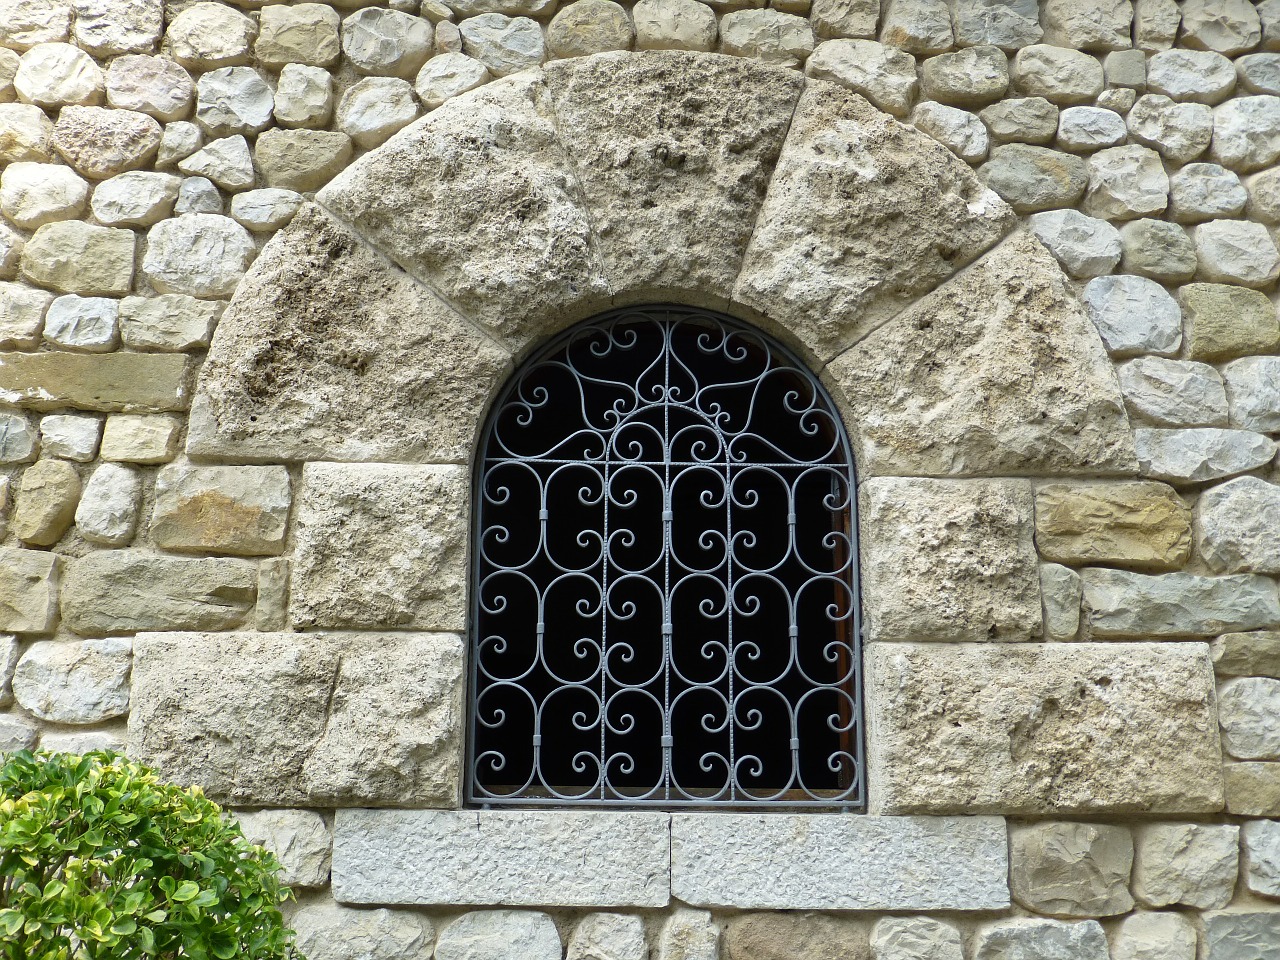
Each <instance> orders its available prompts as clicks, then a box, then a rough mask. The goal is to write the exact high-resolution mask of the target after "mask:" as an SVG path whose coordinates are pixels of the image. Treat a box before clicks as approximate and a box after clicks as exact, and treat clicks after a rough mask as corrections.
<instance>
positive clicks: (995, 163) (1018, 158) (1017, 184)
mask: <svg viewBox="0 0 1280 960" xmlns="http://www.w3.org/2000/svg"><path fill="white" fill-rule="evenodd" d="M978 175H979V176H980V177H981V178H982V179H983V180H984V181H985V182H986V184H987V186H989V187H991V189H992V190H994V191H995V192H996V193H998V194H1000V196H1001V197H1002V198H1003V199H1004V200H1005V201H1007V202H1008V203H1009V205H1010V206H1011V207H1013V209H1014V210H1016V211H1017V212H1018V213H1034V212H1035V211H1037V210H1051V209H1053V208H1054V207H1074V206H1075V205H1076V204H1077V203H1078V202H1079V200H1080V198H1081V197H1082V196H1083V195H1084V191H1085V187H1086V186H1087V185H1088V183H1089V174H1088V169H1087V167H1086V166H1085V162H1084V160H1082V159H1081V158H1080V157H1075V156H1070V155H1067V154H1062V153H1059V152H1058V151H1056V150H1048V149H1046V148H1044V147H1033V146H1028V145H1025V144H1020V143H1011V144H1005V145H1003V146H999V147H996V148H995V149H994V150H992V151H991V159H990V160H988V161H987V162H986V163H985V164H983V165H982V167H981V168H980V169H979V170H978Z"/></svg>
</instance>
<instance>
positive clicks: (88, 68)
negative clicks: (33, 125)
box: [13, 43, 103, 109]
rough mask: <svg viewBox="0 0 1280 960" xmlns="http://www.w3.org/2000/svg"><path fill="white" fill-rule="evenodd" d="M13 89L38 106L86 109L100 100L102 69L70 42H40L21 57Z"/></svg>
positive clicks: (22, 97)
mask: <svg viewBox="0 0 1280 960" xmlns="http://www.w3.org/2000/svg"><path fill="white" fill-rule="evenodd" d="M13 87H14V89H15V90H16V91H17V93H18V96H19V97H20V98H21V99H23V100H24V101H26V102H27V103H34V104H36V105H37V106H41V107H49V108H55V109H56V108H57V107H64V106H67V105H68V104H73V105H77V106H89V105H92V104H96V103H98V102H100V101H101V100H102V92H103V79H102V70H101V69H100V68H99V67H98V65H97V64H96V63H94V62H93V58H92V57H90V56H89V55H88V54H87V53H85V52H84V51H83V50H81V49H79V48H78V47H74V46H72V45H71V44H69V43H41V44H37V45H36V46H34V47H32V48H31V49H30V50H28V51H27V52H26V53H24V54H23V55H22V59H21V61H19V64H18V72H17V74H16V75H15V76H14V78H13Z"/></svg>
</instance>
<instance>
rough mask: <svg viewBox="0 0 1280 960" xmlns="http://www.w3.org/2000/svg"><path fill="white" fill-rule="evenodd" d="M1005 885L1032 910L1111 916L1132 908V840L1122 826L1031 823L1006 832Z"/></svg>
mask: <svg viewBox="0 0 1280 960" xmlns="http://www.w3.org/2000/svg"><path fill="white" fill-rule="evenodd" d="M1009 862H1010V872H1009V888H1010V892H1011V893H1012V894H1013V898H1014V899H1015V900H1016V901H1017V902H1018V903H1020V904H1022V906H1024V907H1026V908H1027V909H1028V910H1031V911H1033V912H1035V913H1045V914H1049V915H1050V916H1055V917H1109V916H1115V915H1116V914H1119V913H1128V912H1129V910H1131V909H1133V897H1131V896H1130V895H1129V871H1130V869H1131V867H1132V866H1133V838H1132V837H1130V835H1129V830H1128V829H1127V828H1126V827H1113V826H1104V825H1101V824H1093V823H1063V822H1057V823H1035V824H1027V825H1022V826H1014V827H1011V828H1010V830H1009Z"/></svg>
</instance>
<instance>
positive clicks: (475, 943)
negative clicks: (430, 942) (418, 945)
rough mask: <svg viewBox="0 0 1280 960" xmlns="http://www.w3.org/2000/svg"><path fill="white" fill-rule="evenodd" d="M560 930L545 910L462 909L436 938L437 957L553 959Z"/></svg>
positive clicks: (448, 959)
mask: <svg viewBox="0 0 1280 960" xmlns="http://www.w3.org/2000/svg"><path fill="white" fill-rule="evenodd" d="M560 955H561V946H560V934H559V933H558V932H557V931H556V925H555V921H553V920H552V919H551V918H550V917H549V916H547V915H546V914H545V913H535V912H533V911H519V910H477V911H475V912H474V913H465V914H463V915H462V916H461V917H459V918H458V919H457V920H454V921H453V922H452V923H450V924H449V925H448V926H446V927H445V928H444V929H443V930H441V931H440V936H439V938H438V939H437V940H436V952H435V958H436V960H556V958H557V957H559V956H560Z"/></svg>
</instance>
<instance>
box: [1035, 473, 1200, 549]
mask: <svg viewBox="0 0 1280 960" xmlns="http://www.w3.org/2000/svg"><path fill="white" fill-rule="evenodd" d="M1036 547H1037V549H1038V550H1039V551H1040V555H1041V556H1043V557H1045V558H1046V559H1049V560H1056V561H1058V562H1060V563H1069V564H1073V565H1083V564H1093V563H1101V564H1118V565H1120V566H1133V567H1139V568H1145V569H1151V570H1176V569H1178V568H1180V567H1182V566H1183V565H1184V564H1185V563H1186V562H1187V560H1188V558H1189V557H1190V555H1191V511H1190V510H1189V509H1188V508H1187V506H1186V505H1185V504H1184V503H1183V502H1182V500H1181V499H1180V498H1179V497H1178V495H1177V494H1176V493H1175V492H1174V491H1173V489H1172V488H1171V487H1168V486H1165V485H1164V484H1163V483H1152V482H1150V481H1143V480H1134V481H1130V482H1125V483H1092V484H1046V485H1043V486H1040V487H1037V489H1036Z"/></svg>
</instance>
